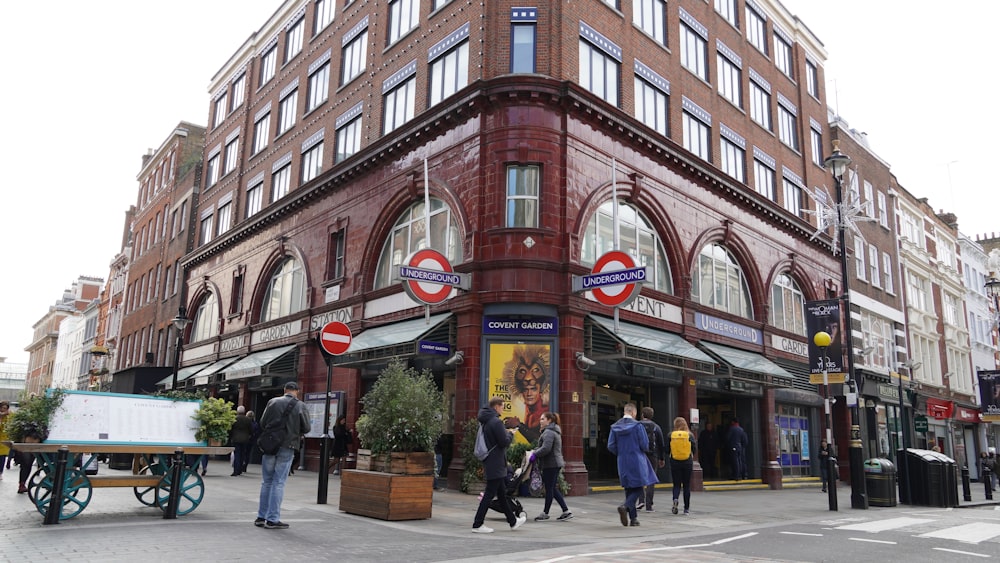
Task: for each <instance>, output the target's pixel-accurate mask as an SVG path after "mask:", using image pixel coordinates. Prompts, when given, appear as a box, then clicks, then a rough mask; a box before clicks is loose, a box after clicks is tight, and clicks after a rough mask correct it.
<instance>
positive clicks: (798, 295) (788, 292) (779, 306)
mask: <svg viewBox="0 0 1000 563" xmlns="http://www.w3.org/2000/svg"><path fill="white" fill-rule="evenodd" d="M805 310H806V307H805V297H803V295H802V290H801V289H799V285H798V284H797V283H795V280H794V279H792V276H790V275H788V274H781V275H779V276H778V277H777V279H775V280H774V284H772V285H771V309H770V313H771V325H772V326H774V327H775V328H778V329H781V330H787V331H788V332H792V333H795V334H798V335H802V336H805V335H806V313H805Z"/></svg>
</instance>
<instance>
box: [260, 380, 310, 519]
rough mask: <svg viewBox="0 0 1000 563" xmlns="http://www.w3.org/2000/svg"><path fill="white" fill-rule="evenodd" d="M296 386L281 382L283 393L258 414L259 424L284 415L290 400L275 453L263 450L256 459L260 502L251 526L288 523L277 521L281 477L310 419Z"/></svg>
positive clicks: (284, 476) (282, 490)
mask: <svg viewBox="0 0 1000 563" xmlns="http://www.w3.org/2000/svg"><path fill="white" fill-rule="evenodd" d="M298 396H299V386H298V384H297V383H295V382H294V381H289V382H288V383H286V384H285V394H284V395H283V396H281V397H275V398H273V399H271V400H270V401H268V402H267V407H266V408H265V409H264V414H262V415H261V417H260V426H261V428H266V427H267V426H268V424H269V423H270V422H271V421H273V420H276V419H280V418H282V417H283V416H284V414H285V410H286V409H287V408H288V406H289V404H291V405H292V406H291V409H290V410H289V411H288V416H285V417H284V419H285V431H286V434H285V441H284V442H283V443H282V444H281V448H279V449H278V453H277V454H275V455H267V454H264V455H263V456H262V457H261V460H260V468H261V484H260V503H259V505H258V507H257V519H256V520H254V526H257V527H258V528H267V529H270V530H275V529H277V530H284V529H286V528H288V524H285V523H284V522H282V521H281V500H282V498H284V496H285V481H286V480H287V479H288V471H289V470H290V469H291V468H292V457H293V456H294V455H295V452H296V450H298V449H299V442H300V441H301V440H302V435H303V434H306V433H307V432H309V428H310V427H311V423H310V421H309V413H308V412H307V411H306V408H305V405H303V404H302V402H300V401H299V400H298Z"/></svg>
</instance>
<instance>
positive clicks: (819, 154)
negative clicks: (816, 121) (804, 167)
mask: <svg viewBox="0 0 1000 563" xmlns="http://www.w3.org/2000/svg"><path fill="white" fill-rule="evenodd" d="M809 144H810V147H809V148H810V149H811V150H812V161H813V164H817V165H819V166H823V133H821V132H820V131H819V130H817V129H816V128H814V127H810V128H809Z"/></svg>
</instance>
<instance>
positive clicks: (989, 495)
mask: <svg viewBox="0 0 1000 563" xmlns="http://www.w3.org/2000/svg"><path fill="white" fill-rule="evenodd" d="M979 478H980V479H981V480H982V482H983V484H984V485H986V500H993V476H992V475H990V474H989V473H988V472H986V471H983V472H982V475H981V476H980V477H979Z"/></svg>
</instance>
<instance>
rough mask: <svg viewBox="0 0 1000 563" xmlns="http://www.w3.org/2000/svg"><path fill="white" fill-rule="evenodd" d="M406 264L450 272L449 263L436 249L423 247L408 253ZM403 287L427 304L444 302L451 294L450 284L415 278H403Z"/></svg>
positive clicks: (414, 297)
mask: <svg viewBox="0 0 1000 563" xmlns="http://www.w3.org/2000/svg"><path fill="white" fill-rule="evenodd" d="M406 265H407V266H409V267H411V268H419V269H421V270H434V271H438V272H445V273H448V274H450V273H452V272H454V270H452V268H451V263H450V262H448V259H447V258H445V256H444V254H441V253H440V252H438V251H437V250H434V249H431V248H425V249H423V250H418V251H416V252H414V253H413V254H411V255H410V257H409V258H407V260H406ZM403 288H404V289H406V292H407V293H408V294H409V295H410V297H412V298H413V299H414V300H416V301H420V302H421V303H426V304H428V305H436V304H438V303H442V302H444V301H445V300H446V299H448V296H449V295H451V290H452V286H450V285H445V284H440V283H434V282H426V281H417V280H411V279H408V280H404V281H403Z"/></svg>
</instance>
